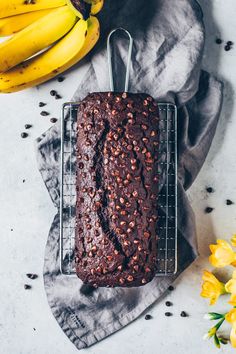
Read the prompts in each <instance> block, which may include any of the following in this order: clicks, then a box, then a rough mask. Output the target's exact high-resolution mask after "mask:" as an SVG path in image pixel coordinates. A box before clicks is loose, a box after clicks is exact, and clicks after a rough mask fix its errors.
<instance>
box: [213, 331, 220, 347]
mask: <svg viewBox="0 0 236 354" xmlns="http://www.w3.org/2000/svg"><path fill="white" fill-rule="evenodd" d="M214 343H215V346H216V347H217V348H220V341H219V338H218V337H217V334H215V335H214Z"/></svg>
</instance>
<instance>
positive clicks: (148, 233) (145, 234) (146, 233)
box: [143, 231, 151, 238]
mask: <svg viewBox="0 0 236 354" xmlns="http://www.w3.org/2000/svg"><path fill="white" fill-rule="evenodd" d="M143 236H144V237H145V238H149V237H150V236H151V234H150V232H149V231H144V233H143Z"/></svg>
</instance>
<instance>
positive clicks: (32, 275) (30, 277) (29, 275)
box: [26, 273, 38, 280]
mask: <svg viewBox="0 0 236 354" xmlns="http://www.w3.org/2000/svg"><path fill="white" fill-rule="evenodd" d="M26 276H27V277H28V278H29V279H32V280H34V279H37V278H38V275H37V274H32V273H28V274H26Z"/></svg>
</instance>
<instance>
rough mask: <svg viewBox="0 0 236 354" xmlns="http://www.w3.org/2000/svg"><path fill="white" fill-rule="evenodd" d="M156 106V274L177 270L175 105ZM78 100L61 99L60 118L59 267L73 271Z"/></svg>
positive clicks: (162, 274) (69, 272) (68, 271)
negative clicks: (157, 189) (157, 138)
mask: <svg viewBox="0 0 236 354" xmlns="http://www.w3.org/2000/svg"><path fill="white" fill-rule="evenodd" d="M158 106H159V115H160V123H159V137H160V144H159V156H160V162H159V167H158V174H159V196H158V198H159V203H158V225H157V234H158V259H157V272H156V276H167V275H173V274H175V273H176V272H177V232H178V227H177V226H178V225H177V222H178V220H177V108H176V106H175V105H173V104H170V103H160V104H158ZM78 109H79V103H73V102H69V103H65V104H64V105H63V109H62V121H61V186H60V192H61V198H60V269H61V273H62V274H64V275H75V262H74V258H75V226H76V220H75V214H76V213H75V206H76V126H77V111H78Z"/></svg>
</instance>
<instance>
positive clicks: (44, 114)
mask: <svg viewBox="0 0 236 354" xmlns="http://www.w3.org/2000/svg"><path fill="white" fill-rule="evenodd" d="M40 115H41V116H43V117H46V116H49V112H47V111H42V112H40Z"/></svg>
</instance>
